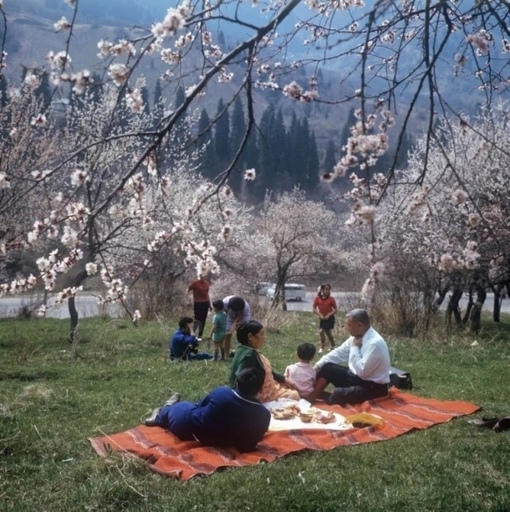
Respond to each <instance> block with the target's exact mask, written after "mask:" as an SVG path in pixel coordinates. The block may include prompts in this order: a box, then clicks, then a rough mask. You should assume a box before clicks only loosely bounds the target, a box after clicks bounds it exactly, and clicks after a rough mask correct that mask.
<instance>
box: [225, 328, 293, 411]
mask: <svg viewBox="0 0 510 512" xmlns="http://www.w3.org/2000/svg"><path fill="white" fill-rule="evenodd" d="M236 334H237V341H238V342H239V343H240V346H239V347H238V348H237V350H236V352H235V356H234V359H233V361H232V368H231V370H230V386H231V387H234V386H235V382H236V377H237V376H238V375H239V373H240V372H241V371H242V370H244V369H245V368H253V369H254V370H256V371H257V372H259V373H260V374H263V376H264V384H263V386H262V389H261V390H260V392H259V394H258V395H257V398H258V399H259V400H260V401H261V402H262V403H264V402H271V401H272V400H277V399H278V398H292V399H294V400H299V393H298V392H297V391H296V390H295V388H294V385H293V384H292V382H290V381H289V380H288V379H286V378H285V376H284V375H282V374H280V373H276V372H274V371H273V369H272V367H271V363H270V362H269V359H267V357H265V356H264V355H263V354H261V353H260V352H259V349H260V348H262V346H263V345H264V341H265V337H266V332H265V330H264V326H263V325H262V324H261V323H260V322H257V321H256V320H250V321H249V322H244V323H241V324H240V325H239V326H238V327H237V331H236Z"/></svg>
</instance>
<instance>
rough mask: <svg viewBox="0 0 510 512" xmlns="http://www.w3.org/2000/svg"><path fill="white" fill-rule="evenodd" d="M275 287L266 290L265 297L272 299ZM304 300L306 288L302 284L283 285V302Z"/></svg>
mask: <svg viewBox="0 0 510 512" xmlns="http://www.w3.org/2000/svg"><path fill="white" fill-rule="evenodd" d="M275 288H276V286H275V285H274V284H273V285H271V287H270V288H269V289H268V290H267V296H268V297H269V298H270V299H272V298H274V294H275ZM305 299H306V286H305V285H304V284H297V283H287V284H286V285H285V300H286V301H289V300H295V301H297V302H301V301H302V300H305Z"/></svg>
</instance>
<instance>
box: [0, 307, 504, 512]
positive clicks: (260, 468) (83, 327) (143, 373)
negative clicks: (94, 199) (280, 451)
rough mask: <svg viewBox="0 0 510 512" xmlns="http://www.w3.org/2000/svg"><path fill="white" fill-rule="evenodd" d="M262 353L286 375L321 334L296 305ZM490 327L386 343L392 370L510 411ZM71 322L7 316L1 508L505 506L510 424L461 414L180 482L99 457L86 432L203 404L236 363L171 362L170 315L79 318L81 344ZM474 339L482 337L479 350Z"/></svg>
mask: <svg viewBox="0 0 510 512" xmlns="http://www.w3.org/2000/svg"><path fill="white" fill-rule="evenodd" d="M286 319H287V320H286V321H285V322H284V323H283V327H281V329H280V330H279V332H269V333H268V336H267V341H266V347H265V348H264V353H265V354H266V355H268V356H269V358H270V360H271V361H272V363H273V366H274V367H275V369H276V370H280V371H282V370H283V369H284V367H285V366H286V365H287V364H288V363H290V362H293V360H294V351H295V347H296V345H297V343H298V342H300V341H303V340H314V339H315V338H316V320H315V319H314V318H313V316H312V315H311V314H295V313H288V314H287V316H286ZM504 321H505V322H507V324H504V323H503V324H501V325H499V326H494V325H491V324H489V323H488V324H487V327H486V328H485V330H484V332H483V333H482V334H481V335H479V336H476V337H465V336H461V335H457V336H453V337H450V338H448V339H443V340H440V341H434V342H430V341H424V340H405V339H396V338H395V339H393V338H392V339H389V340H388V341H389V345H390V349H391V353H392V356H393V363H394V365H395V366H397V367H400V368H403V369H405V370H408V371H410V372H411V373H412V376H413V380H414V382H415V385H416V387H417V389H416V391H415V392H416V393H417V394H419V395H423V396H429V397H435V398H439V399H445V400H454V399H460V400H468V401H472V402H475V403H476V404H478V405H480V406H483V411H482V412H481V413H480V414H478V415H477V416H481V415H482V414H484V415H488V416H500V415H508V414H510V404H509V400H508V389H509V388H508V373H509V372H508V368H509V367H510V343H509V337H510V330H509V325H508V321H509V319H508V318H507V317H505V318H504ZM67 328H68V325H67V321H58V320H49V319H47V320H32V321H17V320H3V321H0V504H1V509H2V510H15V511H18V510H19V511H24V510H26V511H33V510H43V511H50V510H51V511H61V510H62V511H70V510H73V511H74V510H84V511H95V510H97V511H109V510H111V511H118V510H132V511H140V510H151V511H194V510H199V511H243V510H251V511H267V510H270V511H272V512H279V511H338V510H342V509H345V510H362V511H365V510H366V511H387V510H391V511H414V510H416V511H420V512H421V511H429V510H430V511H436V510H448V511H451V510H454V511H455V510H459V511H460V510H467V511H488V510H491V511H507V510H510V457H509V456H508V455H509V441H510V439H509V436H510V433H509V432H503V433H500V434H496V433H494V432H492V431H491V430H489V429H478V428H476V427H473V426H471V425H469V424H467V422H466V418H459V419H457V420H454V421H453V422H451V423H448V424H443V425H439V426H437V427H433V428H431V429H429V430H426V431H421V432H413V433H410V434H408V435H405V436H402V437H399V438H396V439H394V440H390V441H387V442H381V443H374V444H369V445H360V446H351V447H344V448H338V449H335V450H331V451H329V452H300V453H298V454H294V455H291V456H288V457H285V458H283V459H280V460H278V461H276V462H274V463H271V464H267V463H262V464H259V465H257V466H253V467H244V468H236V469H225V470H222V471H218V472H216V473H215V474H213V475H211V476H209V477H198V478H194V479H192V480H190V481H188V482H177V481H174V480H170V479H167V478H165V477H162V476H160V475H157V474H154V473H152V472H150V471H149V470H148V469H146V467H145V465H144V462H143V461H141V460H138V459H133V458H129V457H123V456H121V455H118V454H113V455H111V456H108V457H106V458H103V457H99V456H98V455H96V454H95V452H94V451H93V450H92V448H91V446H90V444H89V442H88V441H87V437H89V436H98V435H102V434H103V433H104V434H109V433H115V432H119V431H122V430H125V429H128V428H131V427H134V426H136V425H138V424H140V423H141V422H142V420H143V418H144V417H145V416H146V415H147V414H148V413H149V412H150V410H151V409H152V408H153V407H155V406H157V405H159V404H160V403H161V402H162V401H163V400H165V399H166V398H168V396H170V394H171V393H172V392H173V391H179V392H180V393H181V394H182V395H183V397H184V398H186V399H190V400H197V399H199V398H200V397H201V396H203V395H204V394H205V393H206V392H207V391H209V390H211V389H212V388H214V387H215V386H217V385H219V384H222V383H226V382H227V376H228V371H229V365H228V364H223V363H212V362H207V363H205V362H198V363H190V364H169V363H168V362H167V359H166V351H167V338H168V335H169V334H170V333H171V332H173V330H174V324H173V323H171V324H169V325H166V326H161V325H159V324H156V323H154V324H142V325H141V326H140V327H138V328H134V327H132V326H131V325H130V324H129V322H126V323H124V322H122V321H110V320H105V319H89V320H83V321H82V322H81V324H80V343H79V344H78V346H76V347H72V346H71V345H70V344H69V343H68V342H67ZM475 339H476V341H477V342H478V345H477V346H472V343H473V341H474V340H475Z"/></svg>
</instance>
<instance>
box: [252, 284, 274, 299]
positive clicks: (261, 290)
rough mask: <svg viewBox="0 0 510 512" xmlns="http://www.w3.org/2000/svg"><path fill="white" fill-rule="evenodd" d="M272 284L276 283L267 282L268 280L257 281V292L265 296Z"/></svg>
mask: <svg viewBox="0 0 510 512" xmlns="http://www.w3.org/2000/svg"><path fill="white" fill-rule="evenodd" d="M271 286H274V284H272V283H269V282H266V281H261V282H260V283H257V284H256V285H255V293H256V294H257V295H262V296H263V297H265V296H266V295H267V292H268V290H269V288H271Z"/></svg>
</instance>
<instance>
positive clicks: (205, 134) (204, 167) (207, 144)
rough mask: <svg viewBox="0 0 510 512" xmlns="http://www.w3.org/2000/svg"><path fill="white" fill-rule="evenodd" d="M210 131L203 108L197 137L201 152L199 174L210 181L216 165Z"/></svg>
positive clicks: (214, 175) (208, 121) (207, 115)
mask: <svg viewBox="0 0 510 512" xmlns="http://www.w3.org/2000/svg"><path fill="white" fill-rule="evenodd" d="M211 130H212V128H211V120H210V118H209V114H208V113H207V110H206V109H205V108H204V109H202V112H201V113H200V119H199V120H198V134H199V135H198V138H197V146H198V149H199V150H202V151H203V153H202V157H201V159H200V172H201V174H202V175H203V176H204V177H205V178H207V179H209V180H211V181H212V180H214V178H216V176H217V170H218V163H217V159H216V151H215V149H214V145H213V138H212V133H211Z"/></svg>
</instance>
